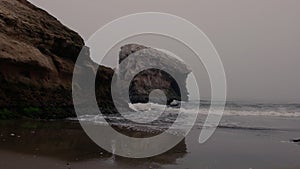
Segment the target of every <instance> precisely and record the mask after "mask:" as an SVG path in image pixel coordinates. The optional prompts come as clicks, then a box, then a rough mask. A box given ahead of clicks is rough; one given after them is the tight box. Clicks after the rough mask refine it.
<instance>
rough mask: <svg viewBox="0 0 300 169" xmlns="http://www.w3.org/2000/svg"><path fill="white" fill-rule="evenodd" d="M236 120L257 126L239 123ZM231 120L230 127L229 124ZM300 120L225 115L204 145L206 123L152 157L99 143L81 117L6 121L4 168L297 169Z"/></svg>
mask: <svg viewBox="0 0 300 169" xmlns="http://www.w3.org/2000/svg"><path fill="white" fill-rule="evenodd" d="M233 121H239V122H243V124H247V123H246V122H248V124H251V125H252V126H250V125H248V126H236V125H235V126H234V125H232V124H233ZM228 122H230V124H231V125H225V124H228ZM299 122H300V119H299V118H283V117H263V116H259V117H257V116H225V117H224V118H223V120H222V122H221V125H220V127H219V128H218V129H217V131H216V132H215V134H214V135H213V137H212V138H211V139H209V141H208V142H206V143H204V144H199V143H198V142H197V140H198V137H199V133H200V130H201V126H197V125H196V126H195V127H194V128H193V129H192V130H191V132H190V134H189V135H188V136H187V137H186V139H185V140H183V141H182V142H181V143H180V144H179V145H177V146H176V147H174V148H173V149H172V150H170V151H169V152H166V153H164V154H162V155H159V156H156V157H153V158H147V159H128V158H123V157H119V156H115V155H112V154H110V153H108V152H106V151H104V150H103V149H101V148H100V147H98V146H97V145H96V144H95V143H93V141H91V140H90V139H89V138H88V136H87V135H86V134H85V133H84V131H83V130H82V129H81V127H80V125H79V123H78V122H77V121H69V120H67V121H66V120H63V121H47V122H45V121H28V120H18V121H1V122H0V124H1V129H0V133H1V137H0V139H1V144H0V158H1V160H0V166H2V167H3V168H14V169H21V168H24V166H27V168H28V167H29V166H30V168H32V169H35V168H36V169H40V168H44V169H48V168H49V169H50V168H51V169H54V168H58V169H69V168H72V169H81V168H89V169H94V168H95V169H96V168H98V169H99V168H101V169H117V168H118V169H119V168H121V169H135V168H136V169H141V168H142V169H149V168H161V169H187V168H188V169H202V168H203V169H208V168H214V169H224V168H231V169H241V168H246V169H250V168H252V169H297V168H300V161H299V156H300V145H299V144H297V143H293V142H291V141H290V140H291V139H293V138H296V137H297V136H299V132H300V126H299ZM222 124H223V125H222ZM276 124H277V125H276ZM58 129H59V130H58ZM130 132H133V131H130ZM2 167H1V168H2Z"/></svg>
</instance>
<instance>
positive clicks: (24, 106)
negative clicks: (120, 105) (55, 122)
mask: <svg viewBox="0 0 300 169" xmlns="http://www.w3.org/2000/svg"><path fill="white" fill-rule="evenodd" d="M0 27H1V29H0V83H1V85H0V115H1V116H2V118H14V117H21V116H26V117H32V118H64V117H69V116H75V113H74V109H73V105H72V96H71V81H72V73H73V68H74V63H75V61H76V58H77V56H78V54H79V52H80V51H81V49H82V47H83V46H84V41H83V39H82V38H81V37H80V36H79V35H78V34H77V33H76V32H74V31H72V30H70V29H69V28H67V27H65V26H64V25H62V24H61V23H60V22H59V21H58V20H57V19H56V18H54V17H52V16H51V15H49V14H48V13H47V12H46V11H44V10H42V9H39V8H37V7H35V6H34V5H32V4H31V3H29V2H27V1H26V0H1V1H0ZM98 74H101V76H100V77H98V79H99V80H100V81H105V82H108V83H109V80H108V79H111V76H112V74H113V70H112V69H110V68H106V67H102V66H101V67H100V69H99V73H98ZM98 87H99V88H98V89H97V91H98V92H99V93H101V94H102V96H104V97H102V96H101V97H100V98H99V99H100V101H101V102H102V103H101V104H100V105H103V106H105V107H111V106H107V105H106V104H109V105H112V103H111V102H110V101H109V100H110V99H107V98H105V96H108V95H109V93H110V88H109V87H110V85H109V84H107V83H105V84H104V83H100V84H99V83H98ZM108 111H110V110H108Z"/></svg>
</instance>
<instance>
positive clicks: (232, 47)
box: [30, 0, 300, 103]
mask: <svg viewBox="0 0 300 169" xmlns="http://www.w3.org/2000/svg"><path fill="white" fill-rule="evenodd" d="M30 1H31V2H32V3H34V4H35V5H37V6H40V7H42V8H43V9H45V10H47V11H48V12H49V13H51V14H52V15H54V16H55V17H57V18H58V19H59V20H60V21H61V22H62V23H63V24H65V25H67V26H69V27H70V28H71V29H73V30H75V31H77V32H78V33H79V34H80V35H82V36H83V38H84V39H85V40H87V39H88V38H89V37H90V36H91V35H92V33H94V32H95V31H96V30H97V29H99V28H100V27H101V26H103V25H104V24H106V23H108V22H110V21H111V20H113V19H116V18H118V17H121V16H124V15H127V14H131V13H136V12H146V11H147V12H149V11H156V12H166V13H171V14H175V15H178V16H180V17H183V18H186V19H188V20H189V21H191V22H193V23H194V24H195V25H197V26H198V27H199V28H200V29H201V30H202V31H204V32H205V33H206V34H207V35H208V37H209V38H210V39H211V41H212V42H213V44H214V45H215V47H216V49H217V51H218V52H219V54H220V57H221V59H222V61H223V64H224V67H225V71H226V75H227V83H228V100H240V101H256V102H295V103H300V66H299V64H300V17H299V16H300V10H299V8H300V1H298V0H285V1H283V0H224V1H223V0H219V1H212V0H205V1H203V0H105V1H104V0H88V1H87V0H30Z"/></svg>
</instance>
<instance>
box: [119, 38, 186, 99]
mask: <svg viewBox="0 0 300 169" xmlns="http://www.w3.org/2000/svg"><path fill="white" fill-rule="evenodd" d="M128 56H132V57H128ZM126 58H127V59H126ZM119 62H120V63H122V64H121V66H120V70H119V71H120V72H119V77H120V79H121V80H125V81H131V83H130V87H129V99H130V100H131V102H132V103H146V102H148V101H149V94H150V93H151V91H153V90H155V89H160V90H162V91H163V92H164V93H165V95H166V97H167V104H170V103H171V102H172V101H173V100H180V101H186V100H187V99H188V92H187V89H186V79H187V76H188V74H189V73H190V69H189V68H188V67H187V66H186V65H185V64H184V63H183V62H181V61H180V60H178V59H176V58H174V57H172V56H170V55H168V54H166V53H164V52H162V51H159V50H156V49H153V48H150V47H146V46H142V45H138V44H128V45H125V46H123V47H121V51H120V54H119ZM146 66H151V67H156V66H158V68H164V69H165V70H167V71H168V72H166V71H164V70H162V69H156V68H152V69H147V70H144V71H141V72H140V73H138V74H137V75H135V76H134V78H133V79H130V78H131V77H132V74H134V72H138V71H137V70H138V69H140V68H144V67H146ZM135 70H136V71H135ZM169 73H171V74H169ZM173 76H174V77H173ZM175 79H176V80H175ZM180 87H181V91H180ZM154 101H155V102H158V103H160V102H161V100H159V99H158V100H154Z"/></svg>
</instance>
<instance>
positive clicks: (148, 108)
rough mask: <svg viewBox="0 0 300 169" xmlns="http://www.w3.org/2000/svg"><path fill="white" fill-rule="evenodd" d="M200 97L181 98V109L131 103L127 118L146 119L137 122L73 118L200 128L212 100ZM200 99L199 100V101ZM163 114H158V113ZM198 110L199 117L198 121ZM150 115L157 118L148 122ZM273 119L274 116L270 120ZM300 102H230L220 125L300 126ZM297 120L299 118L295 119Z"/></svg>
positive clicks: (138, 127)
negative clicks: (178, 118) (197, 99)
mask: <svg viewBox="0 0 300 169" xmlns="http://www.w3.org/2000/svg"><path fill="white" fill-rule="evenodd" d="M196 102H197V101H193V102H190V103H188V104H187V103H185V102H181V107H182V108H181V109H180V110H179V109H178V108H176V107H166V106H165V105H160V104H156V103H145V104H142V103H138V104H129V107H130V108H131V109H133V110H134V111H132V112H124V115H126V118H129V119H133V121H135V120H138V121H145V123H136V122H132V120H127V119H125V118H124V117H123V116H116V115H109V116H106V117H105V118H104V116H102V115H88V113H87V115H84V116H80V117H78V118H76V119H72V120H77V119H78V120H80V121H89V122H91V123H95V124H98V125H107V124H108V123H107V121H109V123H110V124H113V125H117V126H122V127H128V128H130V129H136V130H148V129H149V130H152V129H155V130H161V131H164V130H166V129H167V128H169V127H170V126H171V125H172V124H174V123H176V126H177V129H178V130H180V129H182V128H185V127H191V125H192V126H195V127H198V128H202V127H210V126H205V123H204V122H205V120H206V117H207V115H208V110H209V107H210V102H209V101H200V103H201V104H200V108H197V105H198V104H196ZM198 102H199V101H198ZM179 112H181V113H183V116H181V117H183V118H182V119H180V120H177V121H176V119H177V117H178V113H179ZM160 113H161V116H160V117H159V118H158V117H157V114H160ZM195 113H196V114H197V119H196V121H195V123H194V118H195ZM149 119H155V120H153V121H152V122H148V123H146V121H147V120H148V121H149ZM270 119H272V120H271V121H270ZM299 119H300V104H261V103H259V104H257V103H252V104H249V103H240V102H227V103H226V106H225V110H224V112H223V116H222V120H221V121H220V123H219V125H218V127H219V128H231V129H244V130H280V129H282V130H287V129H291V130H292V129H293V130H298V129H299V130H300V124H298V120H299ZM294 121H295V122H294Z"/></svg>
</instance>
